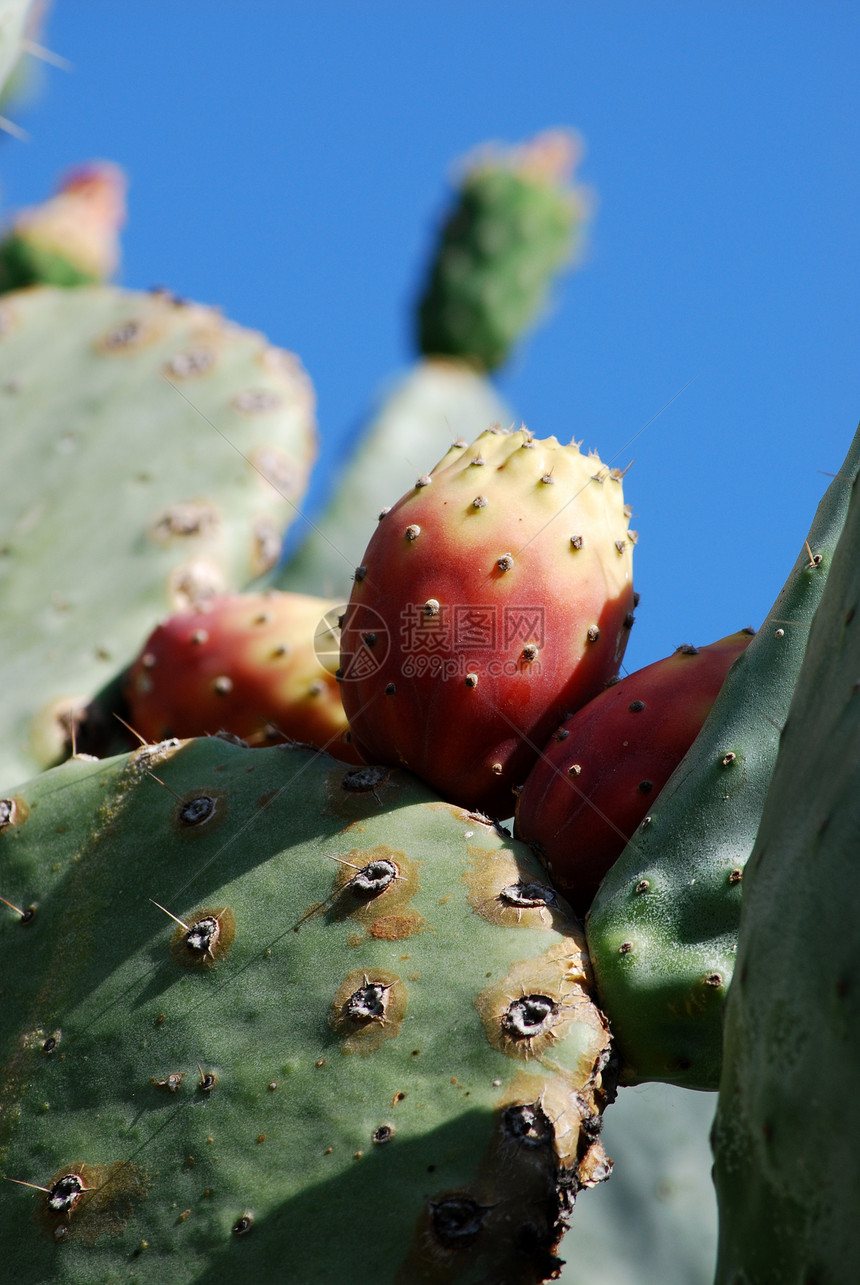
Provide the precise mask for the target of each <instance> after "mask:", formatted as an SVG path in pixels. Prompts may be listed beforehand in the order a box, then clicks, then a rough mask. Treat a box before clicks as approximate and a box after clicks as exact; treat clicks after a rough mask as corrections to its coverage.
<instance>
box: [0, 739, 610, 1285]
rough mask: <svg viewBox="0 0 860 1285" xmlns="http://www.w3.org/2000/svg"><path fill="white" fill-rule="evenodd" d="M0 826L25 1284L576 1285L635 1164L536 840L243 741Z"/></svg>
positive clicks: (91, 783) (56, 777)
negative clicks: (626, 1159)
mask: <svg viewBox="0 0 860 1285" xmlns="http://www.w3.org/2000/svg"><path fill="white" fill-rule="evenodd" d="M0 808H2V809H3V811H2V813H0V815H2V817H4V818H5V820H4V821H3V822H2V824H0V867H2V870H3V888H4V896H5V897H6V900H7V903H11V904H7V905H6V906H3V907H0V910H2V914H3V920H4V922H3V923H2V926H0V959H2V970H3V977H4V986H5V988H6V997H5V998H4V1001H3V1002H4V1021H3V1029H2V1036H0V1065H2V1087H0V1101H2V1104H3V1112H2V1117H0V1164H2V1172H3V1173H4V1175H5V1176H6V1177H7V1178H12V1179H14V1180H15V1183H14V1184H13V1183H11V1182H6V1183H4V1184H3V1189H2V1192H0V1200H2V1216H0V1253H2V1256H3V1261H4V1262H5V1263H6V1265H7V1267H8V1269H9V1272H10V1273H11V1278H12V1279H14V1280H15V1281H16V1282H19V1283H20V1285H29V1283H33V1285H35V1282H43V1281H47V1280H51V1281H58V1282H59V1281H62V1282H69V1283H70V1285H71V1283H72V1282H81V1285H83V1283H84V1282H89V1281H96V1280H97V1281H108V1280H119V1279H126V1278H127V1277H130V1278H131V1279H134V1280H136V1281H139V1282H158V1283H159V1285H169V1283H170V1282H176V1285H188V1283H189V1282H192V1281H195V1282H196V1281H200V1282H203V1281H204V1280H207V1281H208V1280H212V1279H219V1278H220V1279H225V1280H231V1281H239V1280H257V1281H260V1282H261V1283H262V1282H272V1283H274V1282H276V1281H282V1280H295V1281H297V1282H298V1281H301V1282H305V1283H307V1285H310V1283H311V1282H314V1285H323V1283H324V1282H327V1281H331V1282H332V1283H335V1282H336V1283H337V1285H341V1282H343V1281H344V1280H354V1281H361V1282H371V1281H380V1282H382V1281H391V1282H398V1283H399V1285H415V1283H417V1282H423V1281H427V1282H440V1281H447V1280H454V1279H456V1280H457V1281H458V1282H467V1283H468V1282H473V1283H474V1285H479V1282H486V1281H489V1280H493V1281H496V1280H504V1281H505V1282H506V1285H517V1283H518V1282H522V1285H528V1283H531V1282H538V1281H541V1280H543V1279H545V1278H546V1277H547V1276H549V1275H551V1274H552V1273H553V1272H554V1271H555V1270H556V1269H557V1267H558V1265H559V1264H558V1260H557V1258H556V1256H555V1250H556V1247H557V1243H558V1240H559V1237H560V1235H561V1233H562V1231H563V1229H564V1227H565V1225H566V1221H567V1216H568V1213H569V1211H570V1208H571V1205H572V1203H573V1200H574V1198H575V1196H576V1195H577V1192H579V1191H581V1189H582V1188H584V1187H590V1186H592V1185H594V1184H595V1183H597V1182H599V1181H600V1180H601V1179H602V1178H604V1177H606V1176H607V1175H608V1173H609V1169H610V1163H609V1161H608V1160H607V1157H606V1155H605V1153H604V1151H603V1148H602V1146H601V1143H600V1139H599V1134H600V1127H601V1117H602V1112H603V1108H604V1106H605V1104H606V1102H607V1097H608V1095H609V1090H610V1089H611V1083H610V1084H607V1083H606V1082H605V1078H604V1077H605V1075H606V1074H607V1071H608V1069H609V1064H608V1056H609V1035H608V1029H607V1026H606V1023H605V1021H604V1019H603V1017H602V1015H601V1014H600V1012H599V1011H598V1010H597V1009H596V1008H595V1007H594V1005H593V1004H592V1002H591V1000H590V998H589V990H590V974H589V966H588V962H587V957H586V955H585V950H584V939H583V937H582V935H581V932H580V930H579V929H578V928H577V927H576V924H575V921H574V920H572V919H571V918H570V917H569V914H568V912H567V908H566V906H565V904H564V902H563V901H562V900H561V898H559V897H557V896H556V895H555V894H554V892H553V891H552V889H551V888H550V887H549V886H548V885H547V883H546V880H545V876H543V874H542V872H541V870H540V867H539V866H538V865H537V864H536V862H535V860H534V858H533V857H532V856H531V854H530V852H529V850H528V849H527V848H526V847H525V846H523V845H521V844H518V843H516V842H515V841H513V840H511V839H509V838H507V837H505V836H504V835H501V834H499V833H498V832H497V830H496V829H495V828H494V827H493V826H492V825H491V824H489V823H488V822H487V821H486V820H485V819H482V818H479V817H477V816H473V815H469V814H468V813H466V812H464V811H463V810H462V809H459V808H456V807H453V806H450V805H448V804H445V803H443V802H441V801H440V800H439V799H438V798H437V797H436V796H435V795H434V794H433V793H432V792H431V791H430V790H429V789H428V788H427V787H426V786H424V785H422V784H421V783H420V782H418V781H416V780H415V778H413V777H411V776H409V775H408V774H405V773H401V772H398V771H390V772H389V771H388V770H387V769H382V768H363V769H349V768H346V767H345V766H344V765H343V764H338V763H335V762H334V761H333V760H332V759H329V758H328V757H327V756H325V755H314V754H313V753H311V752H310V751H307V750H304V749H301V748H290V749H284V748H275V749H260V750H250V749H247V748H245V747H243V746H241V745H237V744H235V743H232V742H228V741H227V740H225V739H222V738H217V737H216V738H211V739H204V740H198V741H187V742H175V741H174V742H164V743H162V744H161V745H158V746H154V747H147V748H144V749H141V750H139V751H137V752H136V753H135V754H133V755H131V756H129V757H118V758H113V759H108V760H103V761H101V762H98V763H95V762H92V761H86V760H84V761H82V760H80V759H72V760H69V761H68V762H67V763H65V764H63V765H62V766H60V767H57V768H55V769H53V770H52V771H50V772H47V773H44V774H43V775H42V776H40V777H39V778H37V779H36V780H34V781H33V782H31V783H30V784H29V785H25V786H23V787H21V788H20V789H18V790H16V791H15V792H14V794H12V795H11V796H10V797H8V798H6V799H5V800H4V801H3V802H2V804H0ZM154 903H155V904H154ZM13 907H17V909H14V908H13ZM20 1183H24V1184H31V1186H29V1187H28V1186H22V1185H17V1184H20ZM586 1198H587V1196H584V1197H583V1199H586ZM356 1255H357V1256H358V1260H357V1262H356V1263H355V1266H354V1267H350V1266H349V1264H350V1263H351V1261H352V1259H353V1257H355V1256H356Z"/></svg>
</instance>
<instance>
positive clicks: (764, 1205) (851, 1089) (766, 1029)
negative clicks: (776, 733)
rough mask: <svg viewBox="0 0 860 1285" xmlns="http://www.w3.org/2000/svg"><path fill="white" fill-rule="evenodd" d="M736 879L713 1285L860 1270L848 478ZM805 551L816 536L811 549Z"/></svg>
mask: <svg viewBox="0 0 860 1285" xmlns="http://www.w3.org/2000/svg"><path fill="white" fill-rule="evenodd" d="M857 477H858V461H857V453H856V451H855V452H853V453H852V457H851V458H850V462H849V463H847V464H846V466H845V467H843V469H842V470H841V472H840V474H839V476H838V477H837V479H836V481H835V482H834V483H833V485H834V486H835V487H837V486H838V487H839V488H841V490H842V492H843V494H844V496H845V498H846V501H847V499H848V497H849V496H850V509H849V512H848V517H847V519H846V523H845V530H844V532H843V535H842V538H841V540H840V541H839V546H838V548H837V550H836V553H835V554H834V556H833V562H832V566H831V568H830V571H829V574H828V578H827V585H826V588H825V590H824V594H823V595H822V599H821V605H820V607H819V608H818V611H817V613H816V616H815V620H814V622H813V625H812V629H811V631H810V635H809V646H808V648H807V651H806V656H805V658H804V662H803V668H802V670H801V673H800V677H799V679H798V683H797V689H796V691H795V694H794V697H793V700H792V703H791V708H790V710H789V714H788V718H787V720H786V722H785V726H784V728H783V732H782V737H781V742H780V748H779V756H778V759H777V763H776V768H775V770H774V775H773V780H772V782H771V787H770V790H769V791H768V795H767V800H766V803H765V807H764V812H763V815H762V820H761V826H760V828H759V832H758V837H757V839H756V843H755V847H754V849H753V853H752V856H751V858H750V861H749V863H748V865H747V873H746V877H745V880H744V900H743V909H742V913H741V926H740V937H739V942H738V956H737V967H736V969H735V975H734V979H733V981H732V985H731V988H730V990H729V995H728V1000H727V1004H726V1023H725V1054H724V1060H723V1074H722V1080H721V1083H720V1099H719V1107H718V1110H717V1118H716V1122H715V1125H714V1130H713V1146H714V1158H715V1171H714V1177H715V1182H716V1187H717V1193H718V1197H719V1206H720V1246H719V1261H718V1266H717V1276H716V1281H717V1285H739V1283H740V1282H744V1283H745V1285H768V1283H769V1282H771V1281H780V1282H787V1283H789V1282H791V1283H793V1282H798V1283H800V1282H805V1281H813V1280H815V1281H834V1282H835V1281H848V1280H853V1279H854V1278H855V1277H856V1275H857V1273H858V1270H860V1224H858V1220H857V1209H858V1206H860V1169H858V1165H857V1139H858V1137H860V1104H858V1096H857V1084H858V1079H860V965H858V956H857V923H858V916H860V883H858V875H857V857H858V846H857V836H858V834H860V711H858V707H860V683H858V675H860V562H858V556H857V555H858V549H860V494H858V492H860V485H858V481H857ZM814 547H815V546H814Z"/></svg>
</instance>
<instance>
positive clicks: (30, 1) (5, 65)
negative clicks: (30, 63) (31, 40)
mask: <svg viewBox="0 0 860 1285" xmlns="http://www.w3.org/2000/svg"><path fill="white" fill-rule="evenodd" d="M40 7H41V6H40V5H39V4H38V3H37V0H0V91H2V90H3V89H4V87H5V86H6V84H7V82H8V81H9V78H10V77H11V76H12V75H13V74H14V71H15V68H16V67H17V65H18V61H19V59H20V57H21V42H22V41H23V40H24V38H25V36H26V34H27V28H28V23H30V22H32V20H33V12H34V10H36V9H37V8H40Z"/></svg>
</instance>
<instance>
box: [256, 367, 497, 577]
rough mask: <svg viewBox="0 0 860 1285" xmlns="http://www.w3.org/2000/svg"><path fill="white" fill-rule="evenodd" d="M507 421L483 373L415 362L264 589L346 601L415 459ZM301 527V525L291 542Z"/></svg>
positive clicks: (387, 397) (435, 453) (390, 391)
mask: <svg viewBox="0 0 860 1285" xmlns="http://www.w3.org/2000/svg"><path fill="white" fill-rule="evenodd" d="M510 418H511V417H510V414H509V413H508V409H507V407H506V406H505V404H504V402H503V401H502V400H501V398H500V396H499V394H498V393H497V392H496V391H495V389H494V388H493V386H492V385H491V383H490V382H489V380H488V379H487V378H486V377H485V376H484V375H481V374H479V373H478V372H477V371H475V370H472V369H470V368H469V367H468V366H466V365H464V364H463V363H461V362H454V361H430V360H426V361H421V362H418V363H417V365H415V366H414V367H413V368H412V369H411V370H410V371H409V372H408V373H407V374H406V375H405V376H404V377H403V378H402V379H400V380H398V381H397V382H396V384H395V385H394V387H393V388H389V389H386V391H385V395H384V397H383V400H382V404H381V406H380V407H379V408H378V409H377V411H376V412H375V413H374V415H373V416H372V417H371V420H370V422H369V424H368V425H367V427H366V429H365V431H364V432H363V434H362V437H361V439H360V441H359V443H358V445H357V446H356V448H355V452H354V454H353V456H352V458H351V459H350V460H349V462H348V464H347V466H346V468H345V469H344V470H343V472H342V473H341V475H340V477H339V479H338V483H337V487H336V489H335V492H334V494H333V496H332V498H331V500H330V502H329V504H328V506H327V507H326V509H325V511H324V512H323V513H322V514H321V516H320V517H318V518H316V519H315V520H314V522H313V523H312V524H311V526H310V529H309V530H308V533H307V535H306V536H305V538H304V540H303V541H302V543H301V544H300V545H299V547H298V548H297V549H296V550H295V552H293V553H292V555H291V556H289V557H288V559H287V561H286V562H285V563H284V565H283V566H281V567H278V568H277V569H276V570H274V571H272V573H271V574H270V575H269V576H268V577H267V578H266V581H265V583H266V584H267V585H273V586H274V587H275V588H277V589H289V590H292V591H294V592H296V593H322V594H325V595H326V596H327V597H339V598H340V601H341V602H346V600H347V598H348V597H349V593H350V589H351V588H352V573H353V571H354V570H355V551H356V549H363V548H364V547H365V545H366V544H367V542H368V540H369V539H370V537H371V535H372V534H373V528H374V526H375V524H376V518H377V514H378V513H379V511H380V509H383V508H385V507H386V505H390V504H392V503H393V501H394V500H395V499H396V498H397V497H398V496H399V495H402V494H403V492H404V491H405V490H406V489H407V488H408V487H409V485H410V484H411V483H412V481H413V480H414V478H415V466H414V465H413V464H411V463H410V460H414V459H417V460H424V459H436V458H438V457H439V456H440V455H441V454H442V452H443V451H445V450H446V449H447V445H448V443H449V442H452V441H455V440H456V439H457V438H459V437H462V436H466V435H468V436H471V435H472V433H473V431H474V428H475V425H476V424H477V425H481V426H483V425H485V424H508V423H510ZM300 525H301V521H300V522H297V523H296V527H294V528H293V531H292V532H291V533H290V535H291V536H292V535H293V534H294V533H295V531H296V529H297V528H298V527H299V526H300Z"/></svg>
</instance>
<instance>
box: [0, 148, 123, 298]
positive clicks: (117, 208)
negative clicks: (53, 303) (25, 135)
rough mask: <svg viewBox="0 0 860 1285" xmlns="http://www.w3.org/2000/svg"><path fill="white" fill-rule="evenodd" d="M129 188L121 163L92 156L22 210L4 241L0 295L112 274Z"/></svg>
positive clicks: (75, 283) (0, 246)
mask: <svg viewBox="0 0 860 1285" xmlns="http://www.w3.org/2000/svg"><path fill="white" fill-rule="evenodd" d="M125 189H126V179H125V175H124V174H123V172H122V170H121V169H120V168H119V166H117V165H111V164H110V163H109V162H107V161H90V162H89V163H88V164H87V165H81V166H79V167H78V168H77V169H75V170H73V171H72V172H71V173H70V174H67V175H66V177H65V178H64V180H63V182H62V183H61V184H60V186H59V187H58V189H57V192H56V195H54V196H52V197H51V199H50V200H48V201H46V202H45V203H44V205H40V206H37V207H36V208H35V209H32V210H24V211H22V212H21V213H20V214H19V215H18V217H17V218H16V219H15V221H14V223H13V224H12V227H11V229H10V231H9V232H8V233H7V235H6V237H5V238H4V239H3V240H2V241H0V294H5V293H6V292H7V291H10V290H18V289H21V288H23V287H24V286H31V285H37V284H40V283H44V284H46V285H54V286H78V285H83V284H86V283H88V282H98V281H104V280H106V279H107V278H108V277H110V276H112V275H113V273H114V272H115V271H116V269H117V266H118V264H119V230H120V228H121V227H122V225H123V223H124V222H125Z"/></svg>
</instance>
